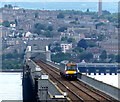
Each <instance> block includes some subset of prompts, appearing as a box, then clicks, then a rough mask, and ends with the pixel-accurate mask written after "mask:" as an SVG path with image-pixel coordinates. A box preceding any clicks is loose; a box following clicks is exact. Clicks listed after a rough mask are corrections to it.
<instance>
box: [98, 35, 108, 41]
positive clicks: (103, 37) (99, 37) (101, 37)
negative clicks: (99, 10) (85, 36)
mask: <svg viewBox="0 0 120 102" xmlns="http://www.w3.org/2000/svg"><path fill="white" fill-rule="evenodd" d="M105 38H106V37H105V35H99V36H98V41H103V40H104V39H105Z"/></svg>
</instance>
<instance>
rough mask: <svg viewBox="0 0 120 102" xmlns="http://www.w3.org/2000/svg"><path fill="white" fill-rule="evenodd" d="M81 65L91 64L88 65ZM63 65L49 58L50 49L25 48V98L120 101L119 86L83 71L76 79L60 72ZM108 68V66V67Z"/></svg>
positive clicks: (63, 101)
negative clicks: (99, 79)
mask: <svg viewBox="0 0 120 102" xmlns="http://www.w3.org/2000/svg"><path fill="white" fill-rule="evenodd" d="M78 65H79V66H80V65H84V66H82V67H88V66H87V64H83V63H82V64H78ZM61 67H62V65H59V64H55V63H54V62H52V61H51V59H50V51H48V50H46V51H40V50H36V51H34V50H33V51H32V50H31V47H28V48H27V50H26V55H25V59H24V68H23V69H24V70H23V100H24V101H25V102H26V101H34V102H39V101H48V100H51V101H53V102H54V101H60V102H66V101H73V102H76V101H79V102H85V101H95V102H100V101H105V102H106V101H107V102H114V101H115V102H116V101H118V102H119V100H120V97H119V96H120V89H119V88H116V87H113V86H111V85H108V84H106V83H103V82H101V81H98V80H95V79H93V78H90V77H88V76H86V75H83V74H81V73H79V74H78V79H77V80H76V81H74V80H73V81H68V80H66V79H64V78H62V77H61V76H60V74H59V69H60V68H61ZM106 67H107V66H106Z"/></svg>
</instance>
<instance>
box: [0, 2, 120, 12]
mask: <svg viewBox="0 0 120 102" xmlns="http://www.w3.org/2000/svg"><path fill="white" fill-rule="evenodd" d="M5 4H11V5H13V6H18V7H20V8H24V9H34V10H37V9H39V10H43V9H44V10H76V11H86V10H87V9H89V10H90V11H91V12H97V11H98V2H34V3H33V2H2V5H0V6H1V7H4V5H5ZM106 5H107V6H106ZM102 8H103V9H102V10H103V11H104V10H107V11H109V12H111V13H117V12H118V3H116V2H104V3H103V6H102Z"/></svg>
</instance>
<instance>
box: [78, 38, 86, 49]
mask: <svg viewBox="0 0 120 102" xmlns="http://www.w3.org/2000/svg"><path fill="white" fill-rule="evenodd" d="M77 47H82V48H84V49H87V47H88V44H87V42H86V40H85V39H81V40H80V41H79V42H78V44H77Z"/></svg>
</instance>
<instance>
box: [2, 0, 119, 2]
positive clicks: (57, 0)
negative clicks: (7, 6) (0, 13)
mask: <svg viewBox="0 0 120 102" xmlns="http://www.w3.org/2000/svg"><path fill="white" fill-rule="evenodd" d="M98 1H99V0H34V1H33V0H5V1H4V2H98ZM119 1H120V0H102V2H119ZM0 2H3V0H0Z"/></svg>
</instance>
